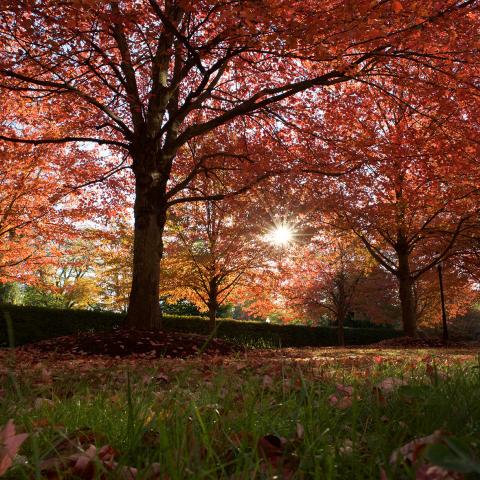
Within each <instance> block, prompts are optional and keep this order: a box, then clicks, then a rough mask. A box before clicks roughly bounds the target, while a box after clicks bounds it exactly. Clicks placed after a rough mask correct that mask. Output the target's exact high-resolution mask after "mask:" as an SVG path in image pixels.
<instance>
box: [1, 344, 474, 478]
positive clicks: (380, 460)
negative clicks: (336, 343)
mask: <svg viewBox="0 0 480 480" xmlns="http://www.w3.org/2000/svg"><path fill="white" fill-rule="evenodd" d="M0 362H1V363H0V365H1V370H0V379H1V380H0V381H1V386H0V388H1V391H0V396H1V399H0V425H5V424H6V423H7V421H8V420H9V419H13V422H14V424H15V426H16V427H17V433H18V432H26V433H28V438H27V439H26V441H25V442H24V443H23V445H22V446H21V448H20V451H19V453H18V455H17V456H16V457H15V459H14V464H13V466H12V467H11V468H10V469H9V470H8V471H7V473H6V474H5V478H6V479H31V478H39V479H40V478H49V479H53V478H59V479H60V478H87V479H90V478H91V479H100V478H102V479H103V478H106V479H134V478H135V479H162V480H167V479H178V480H180V479H185V478H192V479H232V480H234V479H257V478H258V479H282V478H284V479H294V478H298V479H379V478H388V479H390V478H391V479H403V478H422V479H423V478H425V479H434V480H435V479H447V478H451V479H461V478H480V463H479V462H480V460H479V459H478V456H479V455H478V453H479V450H480V368H479V367H480V364H479V357H478V356H477V353H476V352H475V351H472V350H460V351H445V350H444V351H441V350H436V351H430V350H422V351H418V350H374V349H365V350H360V349H334V348H324V349H284V350H274V351H272V350H269V351H251V352H248V353H245V354H243V353H242V354H236V355H234V356H230V357H208V358H206V357H201V356H200V357H197V358H193V359H189V360H179V359H157V360H154V361H152V360H138V359H137V360H129V359H121V360H120V359H106V358H104V357H103V358H100V357H97V358H95V357H83V358H79V357H74V356H67V355H63V356H59V355H58V354H57V355H55V354H45V355H44V356H43V358H39V357H35V356H33V355H32V354H31V353H26V352H22V351H16V352H15V351H13V350H2V351H0ZM434 432H436V433H435V435H433V436H432V437H430V438H427V439H424V440H421V441H419V442H417V443H415V444H410V445H408V443H409V442H412V440H414V439H418V438H420V437H425V436H430V435H431V434H433V433H434ZM428 443H433V445H427V444H428ZM405 445H406V447H405V448H404V449H403V451H401V452H400V451H398V450H397V449H399V448H400V447H402V446H405ZM0 452H1V450H0ZM0 456H1V453H0ZM0 464H1V458H0ZM446 475H449V476H446Z"/></svg>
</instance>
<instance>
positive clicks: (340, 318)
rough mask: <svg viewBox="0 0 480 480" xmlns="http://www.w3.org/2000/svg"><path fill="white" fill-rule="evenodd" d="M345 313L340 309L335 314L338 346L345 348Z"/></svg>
mask: <svg viewBox="0 0 480 480" xmlns="http://www.w3.org/2000/svg"><path fill="white" fill-rule="evenodd" d="M344 325H345V311H344V310H343V309H340V310H339V311H338V312H337V338H338V346H339V347H344V346H345V329H344Z"/></svg>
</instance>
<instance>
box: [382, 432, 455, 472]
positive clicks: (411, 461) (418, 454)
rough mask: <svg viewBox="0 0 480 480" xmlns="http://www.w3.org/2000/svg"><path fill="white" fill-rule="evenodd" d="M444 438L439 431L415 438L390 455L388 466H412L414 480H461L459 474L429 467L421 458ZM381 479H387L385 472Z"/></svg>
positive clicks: (433, 466)
mask: <svg viewBox="0 0 480 480" xmlns="http://www.w3.org/2000/svg"><path fill="white" fill-rule="evenodd" d="M444 438H445V434H444V433H443V432H442V431H440V430H436V431H435V432H433V433H432V434H431V435H427V436H425V437H421V438H415V439H414V440H412V441H410V442H408V443H406V444H405V445H403V446H402V447H400V448H398V449H397V450H395V451H394V452H393V453H392V455H391V456H390V464H391V465H398V464H400V463H406V464H407V465H411V466H413V467H414V468H415V479H416V480H462V479H463V478H464V476H463V475H462V474H461V473H458V472H454V471H450V470H446V469H445V468H442V467H439V466H436V465H431V464H430V463H428V462H427V461H425V460H424V458H423V455H424V453H425V449H426V448H427V447H428V446H429V445H436V444H441V443H443V439H444ZM382 478H387V477H386V475H385V472H382Z"/></svg>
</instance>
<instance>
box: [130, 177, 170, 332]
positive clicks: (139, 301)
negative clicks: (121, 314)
mask: <svg viewBox="0 0 480 480" xmlns="http://www.w3.org/2000/svg"><path fill="white" fill-rule="evenodd" d="M136 193H137V196H136V199H135V207H134V213H135V235H134V247H133V275H132V289H131V292H130V299H129V305H128V313H127V325H128V326H129V327H133V328H138V329H144V330H145V329H156V328H159V327H160V326H161V318H162V317H161V311H160V298H159V290H160V260H161V259H162V254H163V242H162V235H163V230H164V227H165V223H166V206H165V205H163V206H161V207H159V206H158V203H157V201H155V202H152V200H150V198H149V195H148V193H146V192H144V191H142V189H141V188H139V187H138V185H137V192H136ZM150 196H151V192H150ZM155 200H157V199H155Z"/></svg>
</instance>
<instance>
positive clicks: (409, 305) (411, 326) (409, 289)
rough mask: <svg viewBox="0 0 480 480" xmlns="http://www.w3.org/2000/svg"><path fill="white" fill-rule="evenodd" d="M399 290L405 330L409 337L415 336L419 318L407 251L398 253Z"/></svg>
mask: <svg viewBox="0 0 480 480" xmlns="http://www.w3.org/2000/svg"><path fill="white" fill-rule="evenodd" d="M397 279H398V290H399V296H400V305H401V309H402V325H403V332H404V333H405V335H406V336H408V337H415V335H416V333H417V318H416V312H415V300H414V295H413V279H412V276H411V273H410V264H409V258H408V254H407V253H399V254H398V274H397Z"/></svg>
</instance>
